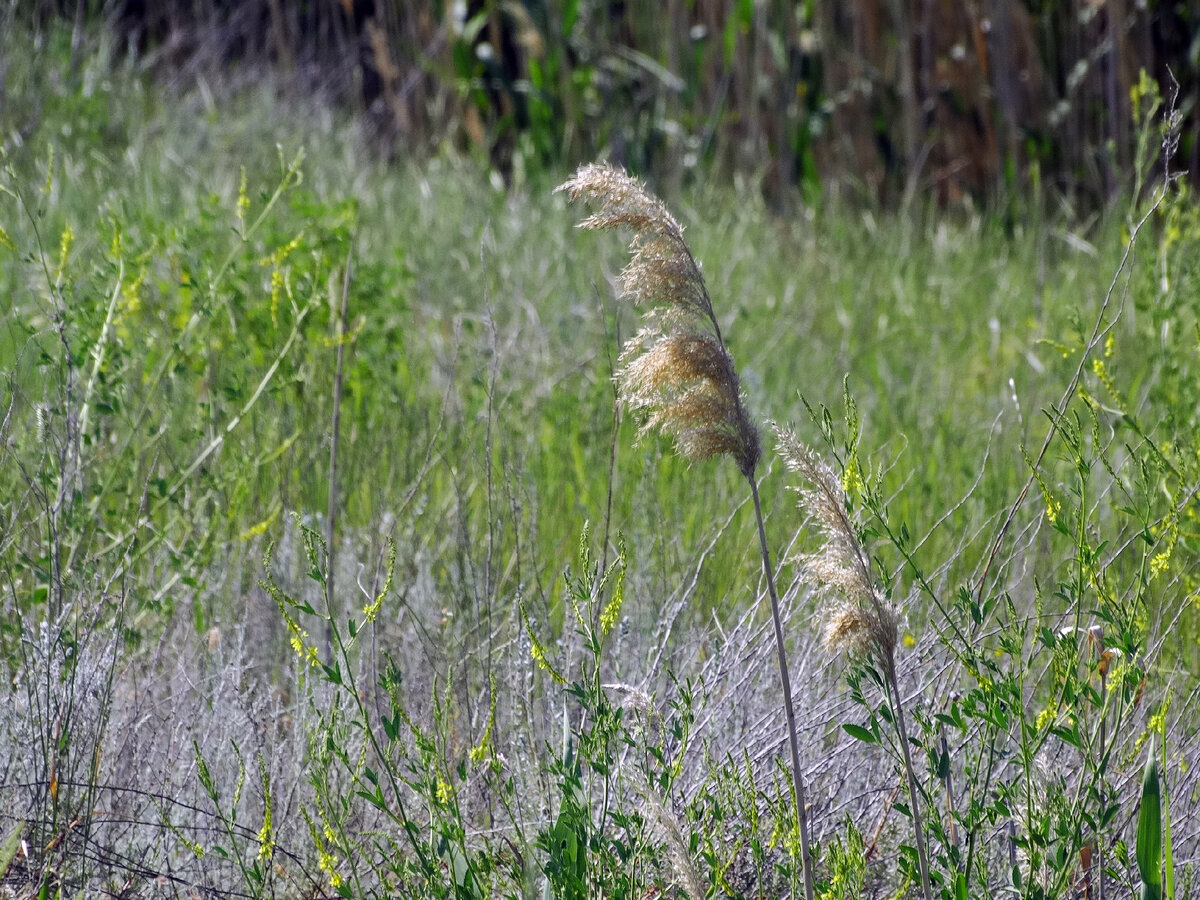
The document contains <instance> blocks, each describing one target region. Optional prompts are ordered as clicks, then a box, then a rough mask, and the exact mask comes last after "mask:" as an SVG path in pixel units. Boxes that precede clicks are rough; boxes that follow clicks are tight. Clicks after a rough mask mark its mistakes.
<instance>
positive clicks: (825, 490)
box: [773, 425, 933, 900]
mask: <svg viewBox="0 0 1200 900" xmlns="http://www.w3.org/2000/svg"><path fill="white" fill-rule="evenodd" d="M773 428H774V431H775V436H776V439H777V441H778V445H779V455H780V456H781V457H782V458H783V461H784V465H786V466H787V468H788V469H789V470H791V471H793V472H795V473H797V474H798V475H799V476H800V477H801V478H803V479H804V480H805V481H806V482H807V484H808V486H807V487H804V488H800V489H799V490H798V494H799V497H800V501H799V506H800V510H801V512H803V513H804V514H805V515H807V516H808V517H809V518H810V519H811V520H812V521H813V522H814V523H815V524H816V525H817V527H818V529H819V530H820V532H821V537H822V541H821V547H820V550H819V551H818V552H816V553H810V554H803V555H800V556H798V557H796V559H795V562H797V563H798V564H799V566H800V568H801V570H802V571H803V572H804V573H805V574H806V575H807V576H808V577H809V579H811V581H812V582H813V583H814V584H815V585H816V586H817V588H818V589H821V590H824V591H826V592H829V593H831V594H834V595H835V600H834V605H833V608H832V610H831V612H830V615H829V619H828V621H827V622H826V625H825V630H824V634H823V640H822V643H823V644H824V646H825V649H826V650H828V651H830V652H833V653H837V652H845V653H847V654H848V655H850V656H852V657H856V658H859V659H871V660H874V661H875V662H877V663H878V664H879V666H880V668H881V669H882V670H883V676H884V681H885V682H886V683H887V686H888V691H889V693H890V696H889V698H888V702H889V703H890V704H891V706H892V708H893V711H894V713H895V715H894V716H893V721H894V723H895V727H896V736H897V738H898V742H899V744H900V749H901V755H902V758H903V761H904V769H905V774H906V776H907V779H908V794H909V800H910V803H911V809H912V816H913V829H914V831H915V832H916V841H915V843H916V845H917V863H918V866H919V868H920V873H921V888H922V890H923V892H924V896H925V898H926V900H932V898H933V889H932V885H931V883H930V880H929V862H928V858H927V850H926V846H925V830H924V825H923V823H922V817H921V809H922V806H923V801H922V797H921V793H920V790H919V788H918V786H917V775H916V770H915V769H914V768H913V764H912V754H911V753H910V751H909V742H908V727H907V725H906V722H905V716H904V703H903V701H902V699H901V696H900V682H899V678H898V677H897V674H896V647H897V644H898V642H899V636H900V610H899V609H898V608H897V607H896V606H894V605H893V604H892V603H890V602H888V601H887V600H886V599H885V598H884V597H882V596H880V593H879V589H878V588H877V587H876V586H875V580H874V579H873V578H872V577H871V566H870V563H869V561H868V558H867V554H866V551H865V550H864V549H863V546H862V543H861V542H860V541H859V538H858V532H857V531H856V529H855V528H854V523H853V522H852V521H851V520H850V514H849V512H848V510H849V504H848V503H847V499H846V492H845V490H844V489H843V487H842V483H841V480H840V479H839V478H838V476H837V474H836V473H835V472H834V471H833V469H832V468H831V467H830V466H829V464H828V463H826V462H825V461H824V460H823V459H821V457H820V456H819V455H818V454H817V453H816V452H814V451H813V450H812V449H811V448H809V447H808V446H806V445H805V444H804V443H803V442H802V441H801V440H800V439H799V438H798V437H797V436H796V434H795V433H794V432H793V431H791V430H789V429H786V428H781V427H780V426H778V425H773Z"/></svg>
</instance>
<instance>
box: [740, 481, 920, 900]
mask: <svg viewBox="0 0 1200 900" xmlns="http://www.w3.org/2000/svg"><path fill="white" fill-rule="evenodd" d="M746 480H747V481H749V482H750V494H751V496H752V497H753V498H754V515H755V517H756V518H757V520H758V540H759V544H760V546H761V549H762V563H763V575H765V576H766V579H767V593H768V594H769V595H770V597H771V620H772V621H773V622H774V623H775V650H776V652H777V654H778V658H779V679H780V681H782V682H783V714H784V717H785V718H786V719H787V732H788V743H789V744H790V745H791V750H792V783H793V784H794V785H795V788H796V820H797V822H799V823H800V863H801V867H802V869H803V870H804V897H805V900H813V874H812V868H813V864H812V848H811V844H810V841H809V836H808V814H807V812H806V811H805V802H804V773H803V772H802V771H801V770H800V740H799V738H798V737H797V735H796V713H795V711H794V710H793V708H792V679H791V676H790V675H789V674H788V664H787V649H786V647H785V646H784V642H783V619H782V618H781V617H780V614H779V592H778V591H777V590H776V588H775V572H774V570H773V569H772V568H771V552H770V550H769V549H768V546H767V529H766V527H765V526H764V525H763V514H762V504H761V503H759V500H758V485H757V484H756V483H755V481H754V477H753V476H752V475H750V476H747V479H746ZM922 860H924V857H922ZM928 883H929V882H928V878H926V885H928ZM926 896H928V890H927V891H926Z"/></svg>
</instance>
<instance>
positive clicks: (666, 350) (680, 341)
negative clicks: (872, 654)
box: [558, 164, 814, 900]
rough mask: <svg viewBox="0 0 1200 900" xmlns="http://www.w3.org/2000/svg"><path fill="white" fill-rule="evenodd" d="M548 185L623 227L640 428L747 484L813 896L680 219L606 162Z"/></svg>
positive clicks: (725, 427) (731, 445)
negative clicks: (738, 497)
mask: <svg viewBox="0 0 1200 900" xmlns="http://www.w3.org/2000/svg"><path fill="white" fill-rule="evenodd" d="M558 190H560V191H565V192H566V194H567V196H568V197H569V198H570V199H571V200H572V201H576V200H580V199H583V200H588V201H592V202H594V203H598V204H599V211H598V212H596V213H593V214H592V215H591V216H589V217H588V218H586V219H585V220H584V221H583V222H582V223H581V225H580V227H581V228H585V229H590V230H602V229H609V228H628V229H629V230H631V231H632V232H633V242H632V243H631V244H630V251H631V253H632V254H633V255H632V259H630V261H629V264H628V265H627V266H626V267H625V269H624V270H623V271H622V273H621V288H622V290H623V292H624V294H625V296H626V297H628V298H629V299H630V300H631V301H632V302H633V303H634V305H635V306H637V307H639V308H641V309H643V310H644V311H645V325H644V326H643V327H642V329H641V331H639V332H638V333H637V334H636V335H635V336H634V337H633V339H632V340H630V341H629V342H628V343H627V344H626V345H625V347H624V349H623V350H622V352H621V368H620V370H619V372H618V373H617V376H616V378H617V385H618V389H619V393H620V397H621V400H622V402H623V403H624V404H625V405H626V406H627V407H629V408H631V409H636V410H642V411H644V412H645V413H646V418H645V420H644V422H643V424H642V431H641V433H642V434H645V433H646V432H648V431H654V430H660V431H662V432H663V433H664V434H666V435H667V436H669V437H670V438H671V439H672V440H673V441H674V442H675V446H676V448H677V449H678V451H679V452H680V453H681V454H682V455H683V456H684V457H685V458H686V459H688V460H690V461H692V462H697V461H700V460H705V459H711V458H714V457H720V456H728V457H729V458H730V459H732V460H733V461H734V462H735V463H736V464H737V467H738V470H739V471H740V472H741V473H742V475H743V476H745V478H746V481H747V482H748V483H749V487H750V494H751V497H752V498H753V500H754V512H755V516H756V518H757V522H758V537H759V545H760V550H761V552H762V564H763V575H764V578H765V580H766V582H767V592H768V594H769V596H770V599H771V619H772V622H773V623H774V626H775V645H776V650H777V661H778V664H779V676H780V681H781V684H782V688H783V711H784V718H785V720H786V723H787V734H788V743H789V747H790V749H791V757H792V760H791V761H792V782H793V788H794V791H795V802H796V819H797V822H798V825H799V830H800V854H801V868H802V870H803V873H804V895H805V897H806V900H813V896H814V888H813V873H812V868H813V861H812V850H811V842H810V840H809V833H808V817H807V811H806V804H805V801H804V795H805V788H804V776H803V771H802V769H801V766H800V745H799V739H798V737H797V732H796V720H795V712H794V709H793V706H792V686H791V677H790V676H789V674H788V663H787V652H786V646H785V643H784V637H783V622H782V617H781V616H780V612H779V592H778V590H777V589H776V586H775V574H774V570H773V568H772V566H771V555H770V551H769V549H768V545H767V534H766V528H765V526H764V524H763V514H762V504H761V503H760V501H759V496H758V483H757V481H755V478H754V473H755V470H756V469H757V468H758V463H759V461H760V459H761V457H762V450H761V446H760V443H759V437H758V428H757V427H756V426H755V424H754V422H753V421H752V420H751V418H750V416H749V414H748V413H747V411H746V403H745V398H744V396H743V395H742V389H741V383H740V380H739V379H738V374H737V368H736V367H735V366H734V363H733V357H732V356H730V354H729V349H728V348H727V347H726V345H725V339H724V337H723V336H722V334H721V326H720V324H719V323H718V322H717V317H716V314H715V313H714V312H713V305H712V300H711V298H710V297H709V294H708V288H707V287H706V285H705V283H704V276H703V275H702V274H701V272H700V266H699V264H698V263H697V262H696V259H695V257H693V256H692V252H691V250H690V249H689V248H688V245H687V242H686V241H685V240H684V239H683V227H682V226H681V225H680V224H679V223H678V222H677V221H675V218H674V217H673V216H672V215H671V213H670V211H669V210H668V209H667V207H666V204H664V203H663V202H662V201H661V200H659V199H658V198H657V197H655V196H653V195H652V194H650V193H649V192H648V191H647V190H646V189H645V188H644V187H643V186H642V184H641V182H639V181H638V180H637V179H635V178H631V177H630V176H629V175H627V174H626V173H624V172H622V171H620V170H618V169H614V168H613V167H611V166H607V165H601V164H592V165H587V166H583V167H582V168H580V169H579V170H578V171H577V172H576V173H575V176H574V177H573V178H571V179H570V180H569V181H567V182H566V183H565V184H563V185H561V186H560V187H559V188H558Z"/></svg>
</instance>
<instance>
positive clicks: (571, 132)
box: [0, 0, 1200, 212]
mask: <svg viewBox="0 0 1200 900" xmlns="http://www.w3.org/2000/svg"><path fill="white" fill-rule="evenodd" d="M14 9H16V10H17V12H16V15H17V16H18V17H25V18H27V19H34V20H38V21H39V22H40V23H41V24H44V23H45V22H46V20H48V19H50V18H60V19H63V20H66V21H68V22H71V23H73V27H74V37H73V41H72V43H73V46H72V49H73V51H74V52H76V53H77V54H78V53H79V52H80V49H81V48H82V47H83V46H84V43H85V42H84V41H83V39H82V36H83V35H84V34H86V33H87V32H88V30H89V28H92V27H94V26H95V25H96V23H98V22H101V23H103V25H104V26H105V27H106V28H107V29H108V31H109V32H110V34H111V35H112V37H113V39H114V43H115V46H116V52H117V53H118V54H124V55H126V56H127V57H129V58H130V59H132V60H135V61H136V62H137V63H138V64H139V65H140V66H142V67H144V68H146V69H149V70H152V71H153V72H155V73H158V74H159V75H161V76H162V77H163V78H165V79H167V80H169V81H171V82H174V83H176V84H179V85H182V86H192V85H193V84H194V83H195V82H196V80H197V79H205V78H212V77H213V76H214V74H215V73H222V74H224V75H226V76H232V77H234V78H237V77H239V76H240V77H242V78H245V79H251V78H253V77H254V73H256V72H261V71H262V69H263V67H269V68H271V69H272V70H274V71H275V72H276V73H278V74H279V75H280V76H281V78H280V82H281V83H282V84H285V85H288V86H289V87H290V88H291V89H292V90H295V91H296V92H298V93H302V94H312V93H319V94H321V95H323V96H326V97H327V98H328V99H330V100H332V101H333V102H334V103H335V104H338V105H343V106H344V107H346V108H349V109H358V110H361V111H362V112H365V114H366V116H367V117H368V118H369V121H370V124H371V131H372V133H373V142H374V145H375V146H376V147H377V148H378V150H379V152H380V153H381V154H384V155H385V156H386V157H392V156H404V157H415V158H417V159H421V158H427V157H429V156H430V155H431V154H435V153H437V152H439V150H440V149H441V148H443V147H444V146H445V145H446V144H447V143H449V144H451V145H453V146H454V147H455V148H457V149H459V150H468V151H470V152H473V153H476V154H477V155H478V156H479V158H480V159H481V160H483V161H485V162H486V163H487V164H489V165H490V166H491V167H492V168H493V169H494V171H495V172H496V173H497V174H498V175H499V176H500V177H502V178H503V179H504V180H505V182H507V183H511V182H512V181H513V180H514V179H522V178H524V177H526V175H527V173H528V172H529V171H531V170H533V169H542V168H545V167H547V166H552V167H553V168H555V169H557V170H563V169H566V168H568V167H570V166H571V165H573V164H575V163H578V162H581V161H587V160H591V159H593V158H597V157H604V158H607V159H609V160H611V161H613V162H615V163H619V164H623V165H625V166H626V167H628V168H629V169H631V170H633V171H636V172H639V173H641V174H643V175H648V176H652V177H653V180H654V181H655V183H657V184H659V185H660V186H662V185H667V186H669V185H671V184H672V183H679V182H681V181H683V180H685V179H689V178H694V177H696V176H697V174H698V173H704V175H705V177H709V176H710V175H711V174H713V173H720V174H721V175H722V176H724V177H725V178H732V177H734V176H739V175H740V176H745V177H747V178H750V179H753V181H754V183H756V184H757V185H758V187H759V188H760V190H761V191H762V192H763V194H764V196H765V197H766V198H767V200H768V202H769V203H770V204H772V205H775V206H780V207H786V206H787V205H788V204H791V203H795V202H798V201H799V202H807V203H809V204H812V203H815V202H817V201H818V200H819V199H820V198H823V197H829V196H844V195H848V196H849V197H851V198H853V199H856V200H860V201H865V202H867V203H870V204H875V203H878V202H882V203H884V204H885V205H889V206H896V205H904V204H906V203H907V202H908V201H911V200H912V199H913V198H914V197H916V196H919V195H925V194H928V195H931V196H933V197H934V198H935V199H936V201H937V202H938V203H940V204H943V205H946V204H956V203H960V202H963V201H974V202H981V201H982V202H992V201H998V202H1000V203H1002V204H1003V203H1005V202H1007V201H1008V200H1010V199H1011V198H1012V197H1014V196H1017V195H1021V194H1025V193H1027V192H1028V191H1030V190H1035V191H1040V190H1041V189H1042V188H1051V189H1053V191H1054V196H1055V197H1056V198H1058V199H1061V201H1062V202H1063V203H1064V204H1065V206H1066V208H1067V210H1068V211H1072V212H1080V211H1082V212H1089V211H1092V210H1095V209H1096V208H1097V207H1099V206H1101V205H1103V204H1106V203H1109V202H1111V201H1113V200H1114V199H1115V198H1117V197H1118V196H1121V195H1122V194H1128V192H1129V191H1130V190H1131V189H1132V188H1133V187H1134V185H1133V183H1132V177H1131V175H1130V174H1129V173H1130V172H1131V171H1132V169H1133V162H1134V156H1135V153H1136V151H1137V146H1136V131H1137V129H1136V127H1135V124H1134V123H1137V122H1138V121H1139V118H1140V113H1141V112H1142V111H1141V110H1139V109H1137V108H1136V105H1137V102H1138V101H1137V96H1138V91H1137V90H1135V88H1136V86H1137V85H1138V84H1139V80H1140V79H1141V78H1142V75H1141V73H1142V72H1143V71H1144V72H1145V73H1146V74H1147V76H1148V77H1149V78H1151V79H1153V80H1154V81H1155V82H1157V83H1158V85H1159V88H1160V91H1161V93H1162V95H1163V96H1170V94H1171V92H1172V90H1173V85H1174V84H1177V85H1178V91H1179V97H1180V102H1179V110H1178V111H1179V113H1180V114H1181V119H1182V121H1181V124H1180V129H1179V133H1180V147H1179V152H1178V155H1177V165H1178V166H1179V167H1180V168H1183V169H1186V170H1187V171H1188V172H1190V173H1192V175H1193V176H1194V175H1195V173H1196V172H1197V169H1198V166H1197V163H1198V162H1200V141H1198V140H1197V137H1198V136H1200V119H1198V117H1197V112H1196V109H1195V99H1196V96H1197V91H1198V88H1200V81H1198V75H1200V30H1198V28H1197V26H1198V25H1200V4H1197V3H1196V2H1195V0H1190V2H1166V0H1163V2H1146V0H974V2H966V3H962V2H955V0H845V2H836V3H833V2H830V3H818V2H815V0H802V2H793V0H666V2H665V3H662V4H660V3H636V2H626V0H562V2H546V0H466V2H463V0H444V2H440V3H429V2H421V0H391V2H388V0H310V2H284V0H165V2H145V0H91V2H86V0H78V2H71V0H34V2H27V3H21V4H14ZM2 89H3V75H2V73H0V90H2ZM1142 93H1143V94H1144V93H1145V91H1144V90H1143V91H1142ZM35 121H36V115H35V116H34V118H32V119H31V120H30V122H29V127H33V124H34V122H35Z"/></svg>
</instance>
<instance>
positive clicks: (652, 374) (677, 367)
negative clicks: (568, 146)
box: [558, 164, 761, 478]
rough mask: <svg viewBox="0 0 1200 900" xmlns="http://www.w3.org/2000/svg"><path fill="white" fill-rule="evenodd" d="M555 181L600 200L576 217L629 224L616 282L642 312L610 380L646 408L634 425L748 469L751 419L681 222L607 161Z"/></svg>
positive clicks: (698, 455)
mask: <svg viewBox="0 0 1200 900" xmlns="http://www.w3.org/2000/svg"><path fill="white" fill-rule="evenodd" d="M558 190H560V191H565V192H566V194H567V196H568V197H569V198H570V199H571V200H581V199H582V200H590V201H594V202H597V203H599V205H600V208H599V210H598V211H597V212H595V213H594V214H592V215H591V216H589V217H588V218H586V219H584V220H583V222H581V223H580V226H579V227H581V228H586V229H607V228H628V229H630V230H631V231H632V232H633V242H632V243H631V244H630V251H631V253H632V258H631V259H630V261H629V264H628V265H627V266H626V267H625V269H624V271H622V273H621V289H622V291H623V292H624V295H625V296H626V297H627V298H629V299H630V300H631V301H632V302H633V303H634V304H635V305H636V306H638V307H641V308H644V309H646V311H647V312H646V316H645V325H644V327H643V328H642V330H641V331H639V332H638V333H637V335H635V336H634V338H633V339H632V340H630V341H629V342H628V343H627V344H626V345H625V347H624V349H623V350H622V351H621V369H620V371H619V372H618V373H617V386H618V389H619V390H620V394H621V399H622V400H623V402H624V403H625V404H626V405H627V406H628V407H630V408H631V409H637V410H642V411H644V412H645V413H646V418H645V420H644V421H643V424H642V433H643V434H644V433H646V432H647V431H653V430H655V429H658V430H661V431H662V432H663V433H664V434H666V435H667V436H669V437H670V438H671V439H672V440H674V442H675V447H676V449H677V450H678V451H679V453H680V454H681V455H682V456H684V457H685V458H686V459H688V460H690V461H692V462H698V461H700V460H705V459H711V458H712V457H715V456H729V457H731V458H732V459H733V460H734V462H736V463H737V465H738V468H739V469H740V470H741V472H742V474H743V475H745V476H746V477H747V478H749V477H751V476H752V475H753V474H754V470H755V468H757V466H758V462H759V459H760V457H761V449H760V446H759V440H758V429H757V428H756V427H755V425H754V423H753V422H752V421H751V419H750V417H749V415H748V414H747V412H746V406H745V399H744V398H743V396H742V391H741V385H740V382H739V380H738V374H737V369H736V368H735V367H734V364H733V359H732V357H731V356H730V355H729V350H728V349H727V348H726V346H725V341H724V339H723V338H722V336H721V328H720V325H718V323H717V317H716V315H715V314H714V313H713V307H712V301H711V299H710V298H709V295H708V289H707V287H706V286H705V284H704V277H703V275H701V273H700V266H699V265H698V264H697V263H696V260H695V258H694V257H693V256H692V253H691V250H689V249H688V245H687V243H686V242H685V241H684V239H683V228H682V227H681V226H680V224H679V223H678V222H676V221H675V219H674V217H673V216H672V215H671V213H670V212H669V211H668V210H667V207H666V205H665V204H664V203H663V202H662V201H661V200H659V199H658V198H657V197H655V196H653V195H652V194H650V193H649V192H648V191H647V190H646V189H645V188H644V187H643V186H642V184H641V183H640V182H639V181H638V180H637V179H635V178H632V177H630V176H629V175H627V174H625V173H624V172H622V171H620V170H618V169H614V168H612V167H611V166H606V165H598V164H593V165H587V166H584V167H582V168H581V169H579V171H577V172H576V173H575V176H574V177H573V178H571V179H570V180H569V181H567V182H566V183H565V184H563V185H561V186H560V187H559V188H558Z"/></svg>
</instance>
